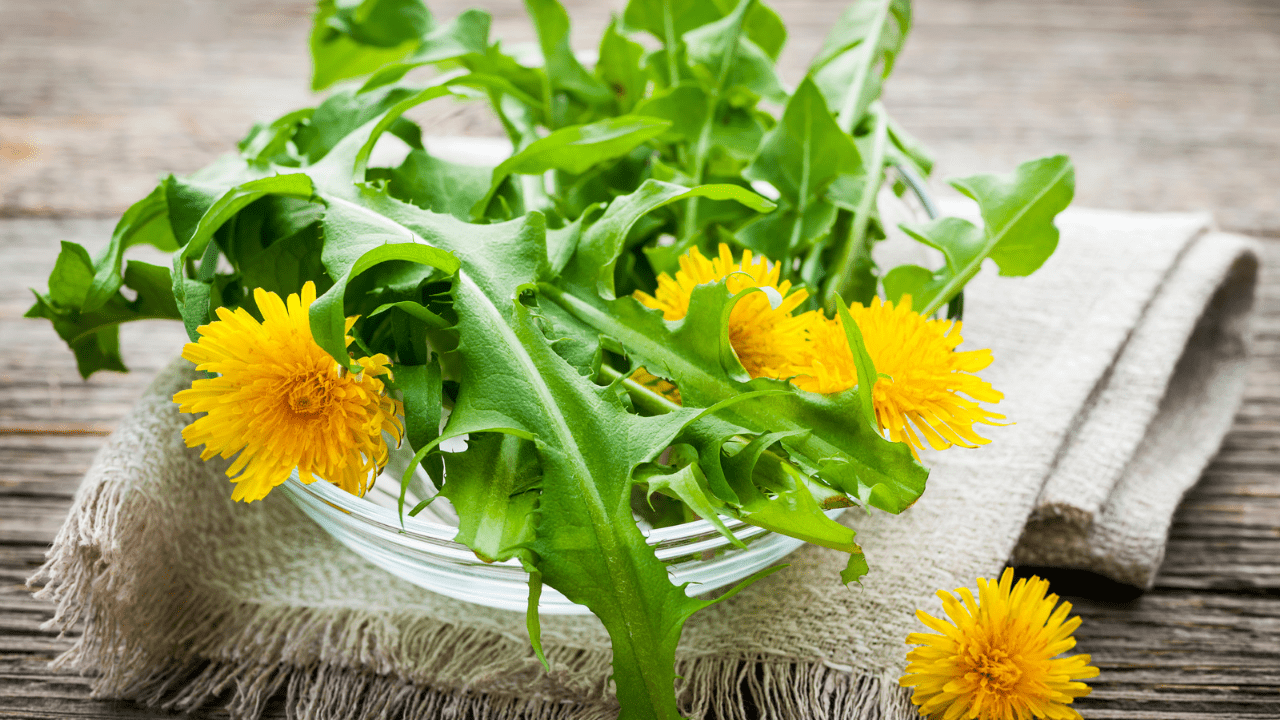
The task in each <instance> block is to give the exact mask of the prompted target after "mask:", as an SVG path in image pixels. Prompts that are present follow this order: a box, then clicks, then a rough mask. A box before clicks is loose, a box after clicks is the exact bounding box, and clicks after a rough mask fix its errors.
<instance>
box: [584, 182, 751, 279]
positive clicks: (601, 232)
mask: <svg viewBox="0 0 1280 720" xmlns="http://www.w3.org/2000/svg"><path fill="white" fill-rule="evenodd" d="M691 197H705V198H710V199H713V200H733V201H736V202H738V203H741V204H742V205H744V206H746V207H748V208H751V209H752V210H755V211H756V212H768V211H769V210H772V209H773V203H771V202H769V201H768V200H766V199H764V198H763V197H760V196H759V195H757V194H755V193H753V192H751V191H750V190H747V189H745V188H742V187H739V186H737V185H702V186H700V187H696V188H692V189H690V188H687V187H684V186H683V185H675V184H672V183H664V182H661V181H658V180H645V181H644V183H643V184H641V185H640V187H639V189H637V190H636V191H635V192H633V193H631V194H630V195H624V196H622V197H620V198H617V199H615V200H614V201H613V202H612V203H610V204H609V207H608V209H606V210H605V212H604V215H602V216H601V217H600V219H599V220H596V221H595V222H594V223H592V224H591V225H590V226H589V227H588V228H587V229H586V231H585V232H584V233H583V236H582V239H581V240H579V242H578V250H577V253H575V255H574V257H573V259H572V260H571V261H570V263H569V266H568V267H566V268H565V275H566V277H568V278H569V279H570V282H578V283H582V284H583V285H585V286H587V287H594V288H595V290H596V291H597V292H599V293H600V295H601V296H602V297H604V298H606V299H612V298H613V297H614V278H613V275H614V272H613V270H614V267H615V266H616V265H617V262H618V257H619V256H620V255H621V254H622V251H623V244H624V241H625V240H626V238H627V235H628V233H629V232H630V230H631V228H632V226H634V225H635V224H636V222H637V221H639V220H640V218H642V217H644V216H645V215H646V214H648V213H650V212H652V211H654V210H656V209H658V208H660V207H662V206H664V205H668V204H670V203H673V202H676V201H678V200H683V199H686V198H691Z"/></svg>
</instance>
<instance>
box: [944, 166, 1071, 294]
mask: <svg viewBox="0 0 1280 720" xmlns="http://www.w3.org/2000/svg"><path fill="white" fill-rule="evenodd" d="M1071 170H1072V168H1071V166H1070V165H1066V166H1064V167H1063V168H1062V169H1061V170H1059V171H1058V173H1057V174H1056V175H1055V176H1054V178H1053V180H1052V181H1051V182H1049V183H1046V184H1045V186H1044V187H1043V188H1042V189H1041V190H1040V192H1038V193H1036V194H1035V195H1034V196H1032V198H1031V201H1030V202H1027V203H1024V204H1023V205H1022V207H1021V209H1019V210H1018V212H1017V213H1016V214H1014V216H1013V218H1012V219H1011V220H1010V221H1009V222H1007V223H1005V224H1004V227H1003V228H1002V229H1001V230H1000V232H999V233H998V234H994V235H990V236H988V239H987V242H986V243H984V244H983V246H982V252H980V253H979V254H978V257H977V258H975V259H974V260H973V261H972V262H970V263H969V264H968V265H965V267H964V271H963V272H961V273H957V274H956V275H954V276H952V278H951V280H949V281H947V283H946V284H944V285H943V286H942V289H941V290H940V291H939V292H938V294H937V295H935V296H934V298H933V300H932V301H931V302H930V303H929V305H928V306H927V307H925V309H924V310H922V311H920V314H921V315H924V316H926V317H928V316H929V315H932V314H933V312H934V311H936V310H937V309H938V308H940V307H942V303H944V302H946V300H944V299H943V298H946V297H947V295H948V294H949V293H951V291H952V290H954V289H957V288H961V287H964V286H965V284H966V283H968V282H969V281H970V280H972V279H973V276H974V275H977V274H978V268H980V267H982V263H983V261H985V260H986V259H987V258H988V257H990V255H991V251H992V250H994V249H995V247H996V245H999V244H1000V241H1001V240H1003V239H1004V238H1005V237H1006V236H1007V235H1008V234H1009V228H1011V227H1013V226H1015V225H1017V224H1018V222H1019V221H1021V220H1022V218H1023V217H1025V216H1026V214H1027V213H1028V212H1030V211H1031V208H1033V207H1035V206H1036V205H1039V204H1040V201H1041V200H1043V199H1044V197H1045V196H1046V195H1048V194H1049V193H1050V191H1052V190H1053V189H1054V188H1056V187H1057V186H1058V183H1060V182H1062V179H1063V178H1065V177H1066V176H1067V173H1069V172H1071Z"/></svg>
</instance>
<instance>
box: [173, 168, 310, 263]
mask: <svg viewBox="0 0 1280 720" xmlns="http://www.w3.org/2000/svg"><path fill="white" fill-rule="evenodd" d="M312 194H313V187H312V185H311V178H309V177H307V176H306V175H304V174H302V173H290V174H286V175H274V176H272V177H266V178H261V179H259V180H250V181H249V182H246V183H244V184H241V185H237V186H235V187H233V188H231V189H230V190H227V191H226V192H225V193H223V194H222V196H221V197H219V198H218V199H217V200H215V201H214V202H213V204H212V205H211V206H210V207H209V209H208V210H206V211H205V213H204V215H203V216H202V217H201V218H200V221H199V223H197V224H196V227H195V229H194V230H193V232H192V233H191V238H190V240H188V241H187V242H186V243H185V244H184V245H183V247H182V249H181V250H180V251H179V252H178V253H176V254H175V262H176V261H177V259H182V260H187V259H190V258H195V257H198V256H200V254H201V253H203V252H204V251H205V247H206V246H207V245H208V244H209V241H210V240H212V239H213V233H214V232H215V231H216V230H217V229H218V228H220V227H222V225H223V223H225V222H227V221H228V220H230V219H231V218H232V217H233V216H235V215H236V213H239V212H240V211H241V210H243V209H244V208H245V207H247V206H248V205H249V204H250V203H252V202H254V201H255V200H258V199H260V198H263V197H266V196H267V195H283V196H286V197H295V198H298V199H300V200H307V199H310V198H311V196H312ZM179 269H180V268H179Z"/></svg>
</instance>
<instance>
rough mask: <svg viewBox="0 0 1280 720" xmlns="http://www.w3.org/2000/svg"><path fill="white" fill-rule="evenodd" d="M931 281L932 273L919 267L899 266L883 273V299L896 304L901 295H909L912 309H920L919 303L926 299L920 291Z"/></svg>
mask: <svg viewBox="0 0 1280 720" xmlns="http://www.w3.org/2000/svg"><path fill="white" fill-rule="evenodd" d="M932 280H933V271H932V270H930V269H929V268H926V267H920V266H919V265H899V266H898V267H896V268H894V269H892V270H890V271H889V272H888V273H885V276H884V279H883V280H882V281H881V282H882V283H883V284H884V299H885V300H888V301H889V302H891V303H893V304H895V305H896V304H898V303H899V302H900V301H901V300H902V296H903V295H910V296H911V300H912V303H911V304H912V306H913V307H920V301H922V300H923V301H925V302H927V301H928V299H927V298H925V297H924V296H923V295H922V294H921V289H922V288H924V287H925V286H926V285H928V284H929V283H930V282H931V281H932Z"/></svg>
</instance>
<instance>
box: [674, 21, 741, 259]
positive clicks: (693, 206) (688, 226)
mask: <svg viewBox="0 0 1280 720" xmlns="http://www.w3.org/2000/svg"><path fill="white" fill-rule="evenodd" d="M754 2H755V0H746V3H747V8H746V9H745V10H744V11H743V13H742V17H743V20H744V21H745V19H746V17H747V12H749V11H750V10H751V4H752V3H754ZM741 38H742V22H738V23H736V24H734V26H733V34H732V36H731V39H730V42H729V49H728V50H727V51H725V54H724V56H723V57H722V58H721V59H720V68H719V72H718V73H717V75H716V84H715V86H714V87H713V88H711V94H710V95H709V96H708V97H707V115H706V117H704V118H703V119H702V127H701V129H699V131H698V144H697V145H696V146H695V148H694V153H693V168H692V170H693V176H692V177H693V186H694V187H697V186H699V185H701V184H702V181H703V173H705V172H706V165H707V153H709V152H710V151H711V131H712V130H713V129H714V128H715V121H716V111H717V110H719V109H720V96H721V95H722V94H723V93H724V84H725V82H727V81H728V79H729V70H730V69H731V68H732V67H733V62H734V60H735V59H736V58H737V55H738V42H739V41H740V39H741ZM700 200H701V198H699V197H697V196H694V197H691V198H689V209H688V211H687V212H686V213H685V216H684V228H683V229H682V230H681V232H680V241H679V243H678V245H679V246H681V247H683V246H684V245H686V244H687V243H688V242H689V240H690V239H691V238H692V237H693V236H694V235H695V234H696V233H697V232H698V203H699V201H700Z"/></svg>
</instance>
